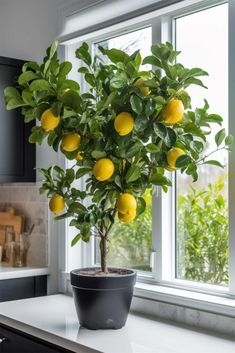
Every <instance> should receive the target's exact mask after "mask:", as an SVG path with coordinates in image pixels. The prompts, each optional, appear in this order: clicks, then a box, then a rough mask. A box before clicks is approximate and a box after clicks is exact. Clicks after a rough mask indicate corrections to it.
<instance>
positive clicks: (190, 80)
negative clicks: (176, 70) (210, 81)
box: [184, 77, 207, 88]
mask: <svg viewBox="0 0 235 353" xmlns="http://www.w3.org/2000/svg"><path fill="white" fill-rule="evenodd" d="M190 85H197V86H201V87H203V88H207V87H206V86H205V85H204V84H203V82H202V81H201V80H199V79H198V78H195V77H190V78H188V79H187V80H185V82H184V87H188V86H190Z"/></svg>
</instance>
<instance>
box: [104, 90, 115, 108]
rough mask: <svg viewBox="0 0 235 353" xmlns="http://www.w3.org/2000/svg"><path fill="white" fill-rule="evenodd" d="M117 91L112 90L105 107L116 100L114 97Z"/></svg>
mask: <svg viewBox="0 0 235 353" xmlns="http://www.w3.org/2000/svg"><path fill="white" fill-rule="evenodd" d="M116 95H117V92H111V93H110V95H109V96H108V97H107V99H106V101H105V103H104V106H103V108H104V109H105V108H108V106H109V105H110V104H111V103H112V101H113V100H114V98H115V97H116Z"/></svg>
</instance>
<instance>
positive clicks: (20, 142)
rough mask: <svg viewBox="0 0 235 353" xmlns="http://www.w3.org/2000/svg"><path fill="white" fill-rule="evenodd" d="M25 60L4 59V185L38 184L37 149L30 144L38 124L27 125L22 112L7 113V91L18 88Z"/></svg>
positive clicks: (0, 110) (0, 91) (0, 129)
mask: <svg viewBox="0 0 235 353" xmlns="http://www.w3.org/2000/svg"><path fill="white" fill-rule="evenodd" d="M23 64H24V61H22V60H17V59H11V58H6V57H0V182H33V181H35V165H36V150H35V145H34V144H30V143H29V142H28V137H29V135H30V130H31V128H32V126H33V125H34V124H35V123H34V122H33V123H30V124H25V123H24V119H23V117H22V115H21V113H20V109H14V110H10V111H7V110H6V108H5V99H4V89H5V88H6V87H7V86H12V85H15V82H16V78H17V76H19V74H20V72H21V68H22V65H23Z"/></svg>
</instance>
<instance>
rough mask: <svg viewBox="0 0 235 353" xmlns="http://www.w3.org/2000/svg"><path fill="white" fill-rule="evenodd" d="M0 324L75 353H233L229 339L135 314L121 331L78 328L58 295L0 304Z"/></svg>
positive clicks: (71, 311)
mask: <svg viewBox="0 0 235 353" xmlns="http://www.w3.org/2000/svg"><path fill="white" fill-rule="evenodd" d="M0 323H3V324H5V325H8V326H11V327H13V328H16V329H19V330H21V331H23V332H26V333H28V334H31V335H33V336H36V337H39V338H41V339H44V340H46V341H49V342H51V343H54V344H57V345H59V346H61V347H64V348H67V349H70V350H72V351H74V352H79V353H88V352H103V353H189V352H190V353H198V352H206V353H234V352H235V342H234V341H232V340H227V339H224V338H220V337H215V336H212V335H209V334H205V333H201V332H196V331H193V330H190V329H186V328H182V327H179V326H176V325H171V324H169V323H165V322H164V323H163V322H160V321H157V320H153V319H150V318H146V317H142V316H139V315H136V314H130V315H129V317H128V320H127V324H126V326H125V327H124V328H122V329H121V330H97V331H90V330H87V329H84V328H80V327H79V324H78V320H77V317H76V312H75V307H74V302H73V298H71V297H69V296H65V295H62V294H58V295H51V296H47V297H38V298H32V299H24V300H17V301H11V302H5V303H0Z"/></svg>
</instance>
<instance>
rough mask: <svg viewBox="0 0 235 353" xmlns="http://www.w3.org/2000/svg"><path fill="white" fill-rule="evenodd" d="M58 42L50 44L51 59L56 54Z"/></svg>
mask: <svg viewBox="0 0 235 353" xmlns="http://www.w3.org/2000/svg"><path fill="white" fill-rule="evenodd" d="M59 44H60V43H59V41H58V40H55V41H54V43H52V45H51V46H50V48H49V58H50V59H52V58H53V56H54V54H55V53H56V51H57V48H58V46H59Z"/></svg>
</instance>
